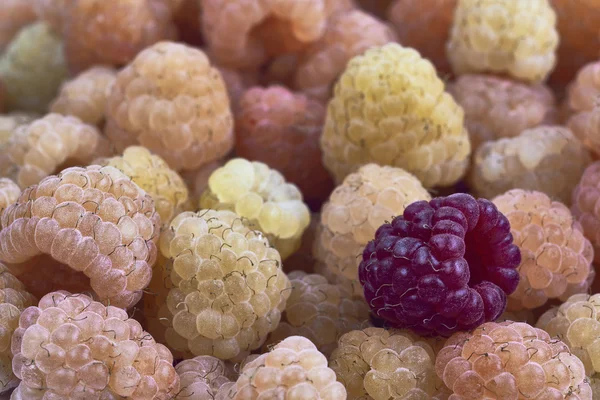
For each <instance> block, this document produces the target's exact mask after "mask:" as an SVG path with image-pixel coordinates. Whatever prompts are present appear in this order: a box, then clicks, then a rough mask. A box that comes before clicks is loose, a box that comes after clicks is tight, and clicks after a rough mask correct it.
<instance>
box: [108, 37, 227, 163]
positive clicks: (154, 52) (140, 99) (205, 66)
mask: <svg viewBox="0 0 600 400" xmlns="http://www.w3.org/2000/svg"><path fill="white" fill-rule="evenodd" d="M107 119H108V122H107V126H106V135H107V136H108V137H109V139H110V140H111V141H112V142H113V144H114V145H115V146H116V148H117V150H119V151H123V150H124V149H125V148H126V147H128V146H131V145H134V144H136V143H139V144H140V145H142V146H144V147H146V148H148V150H150V151H151V152H153V153H154V154H157V155H159V156H160V157H162V158H163V159H164V160H165V161H166V162H167V163H168V164H169V166H170V167H171V168H173V169H174V170H176V171H179V170H182V169H186V170H192V169H196V168H199V167H201V166H202V165H204V164H207V163H210V162H211V161H215V160H218V159H219V158H221V157H223V156H225V155H226V154H227V153H228V152H229V151H230V150H231V148H232V147H233V138H234V137H233V126H232V125H233V121H232V116H231V109H230V107H229V98H228V95H227V90H226V88H225V84H224V83H223V79H222V77H221V74H220V73H219V71H218V70H216V69H215V68H214V67H213V66H211V64H210V61H209V60H208V57H206V55H205V54H204V53H203V52H202V51H200V50H198V49H195V48H192V47H189V46H186V45H183V44H179V43H173V42H161V43H157V44H155V45H153V46H150V47H148V48H146V49H145V50H143V51H142V52H141V53H140V54H138V55H137V57H136V58H135V59H134V60H133V61H132V62H131V63H130V64H129V65H128V66H127V67H125V68H124V69H123V70H121V71H120V72H119V73H118V74H117V80H116V81H115V83H114V85H113V87H112V90H111V93H110V96H109V98H108V106H107Z"/></svg>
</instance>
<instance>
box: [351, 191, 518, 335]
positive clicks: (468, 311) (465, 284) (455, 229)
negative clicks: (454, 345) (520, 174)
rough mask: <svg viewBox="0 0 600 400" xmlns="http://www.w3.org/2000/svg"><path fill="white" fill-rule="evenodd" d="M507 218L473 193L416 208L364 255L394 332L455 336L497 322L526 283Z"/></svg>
mask: <svg viewBox="0 0 600 400" xmlns="http://www.w3.org/2000/svg"><path fill="white" fill-rule="evenodd" d="M520 261H521V254H520V252H519V248H518V247H517V246H516V245H514V244H513V237H512V235H511V233H510V223H509V222H508V219H507V218H506V217H505V216H504V215H503V214H502V213H501V212H499V211H498V209H497V208H496V206H494V204H492V203H491V202H490V201H488V200H485V199H479V200H476V199H475V198H473V197H472V196H470V195H467V194H453V195H450V196H448V197H438V198H435V199H433V200H431V201H430V202H426V201H417V202H415V203H412V204H411V205H409V206H408V207H407V208H406V209H405V211H404V214H403V215H402V216H398V217H396V218H394V219H393V220H392V222H391V223H386V224H384V225H382V226H381V227H380V228H379V229H378V230H377V232H376V233H375V240H373V241H371V242H370V243H369V244H368V245H367V246H366V248H365V250H364V252H363V260H362V262H361V264H360V266H359V280H360V282H361V284H362V285H363V288H364V293H365V298H366V300H367V302H368V303H369V306H370V308H371V311H372V313H373V314H375V315H376V316H377V317H379V318H382V319H384V320H385V321H386V323H387V324H389V325H390V326H392V327H395V328H409V329H412V330H414V331H415V332H417V333H419V334H422V335H441V336H449V335H450V334H452V333H453V332H456V331H461V330H470V329H473V328H475V327H477V326H478V325H480V324H482V323H484V322H487V321H494V320H495V319H496V318H498V317H499V316H500V314H502V312H503V311H504V308H505V307H506V295H507V294H510V293H512V292H513V291H514V290H515V289H516V287H517V285H518V283H519V273H518V272H517V270H516V268H517V267H518V266H519V263H520Z"/></svg>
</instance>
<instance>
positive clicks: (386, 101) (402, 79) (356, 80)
mask: <svg viewBox="0 0 600 400" xmlns="http://www.w3.org/2000/svg"><path fill="white" fill-rule="evenodd" d="M463 117H464V113H463V110H462V108H461V107H460V106H459V105H458V104H456V103H455V102H454V100H453V99H452V97H451V96H450V95H449V94H447V93H445V92H444V83H443V82H442V80H441V79H439V78H438V76H437V74H436V71H435V68H434V67H433V65H432V64H431V63H430V62H429V61H427V60H425V59H423V58H422V57H421V56H420V55H419V53H418V52H417V51H415V50H413V49H410V48H404V47H402V46H400V45H398V44H396V43H390V44H387V45H385V46H382V47H374V48H371V49H369V50H367V51H366V52H365V53H364V54H363V55H361V56H357V57H354V58H353V59H352V60H351V61H350V62H349V63H348V65H347V67H346V70H345V71H344V73H343V74H342V76H341V77H340V78H339V81H338V83H337V84H336V86H335V93H334V96H333V98H332V99H331V100H330V102H329V105H328V108H327V118H326V120H325V126H324V128H323V136H322V137H321V148H322V149H323V156H324V158H323V160H324V164H325V167H326V168H327V169H328V170H329V171H330V172H331V173H332V175H333V176H334V178H335V180H336V182H337V183H338V184H339V183H341V182H342V180H343V179H344V178H345V177H346V176H347V175H348V174H350V173H352V172H354V171H356V170H357V169H358V168H359V167H360V166H361V165H364V164H368V163H370V162H374V163H377V164H380V165H391V166H394V167H400V168H403V169H405V170H406V171H408V172H410V173H413V174H415V176H416V177H417V178H419V179H420V180H421V182H422V183H423V186H425V187H433V186H451V185H452V184H454V183H456V182H457V181H458V180H459V179H460V178H461V177H462V176H463V174H464V173H465V171H466V168H467V165H468V158H469V154H470V152H471V146H470V143H469V136H468V134H467V131H466V129H464V127H463Z"/></svg>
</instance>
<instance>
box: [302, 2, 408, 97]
mask: <svg viewBox="0 0 600 400" xmlns="http://www.w3.org/2000/svg"><path fill="white" fill-rule="evenodd" d="M395 41H396V35H395V33H394V31H393V30H392V29H391V28H390V27H389V26H388V25H387V24H385V23H384V22H383V21H381V20H379V19H377V18H376V17H373V16H371V15H369V14H367V13H365V12H363V11H360V10H349V11H346V12H341V13H338V14H335V15H333V16H332V17H331V18H330V19H329V20H328V22H327V29H326V31H325V33H324V35H323V37H322V38H321V39H319V40H318V41H317V42H315V43H314V44H312V45H311V46H309V47H308V48H307V49H306V50H305V51H304V52H303V53H302V54H301V59H300V62H299V65H298V67H297V71H296V74H295V77H294V87H295V88H296V89H298V90H300V91H302V92H304V93H306V94H308V95H310V96H311V97H315V98H318V99H320V100H322V101H327V100H329V99H330V98H331V95H332V89H333V84H334V82H335V81H336V80H337V78H338V77H339V76H340V75H341V74H342V72H344V69H345V68H346V64H347V63H348V61H350V60H351V59H352V58H353V57H355V56H358V55H360V54H362V53H364V52H365V50H367V49H369V48H371V47H375V46H383V45H384V44H386V43H390V42H395Z"/></svg>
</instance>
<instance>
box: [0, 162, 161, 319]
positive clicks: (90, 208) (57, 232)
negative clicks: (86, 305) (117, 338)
mask: <svg viewBox="0 0 600 400" xmlns="http://www.w3.org/2000/svg"><path fill="white" fill-rule="evenodd" d="M159 226H160V217H159V216H158V214H157V213H156V211H155V209H154V202H153V201H152V198H151V197H150V196H149V195H148V194H146V193H145V192H144V191H143V190H142V189H140V188H139V186H137V185H136V184H135V183H133V182H132V181H131V180H130V178H129V177H128V176H126V175H125V174H123V173H122V172H121V171H119V170H117V169H116V168H113V167H103V168H101V167H100V166H97V165H93V166H89V167H87V168H79V167H73V168H68V169H65V170H63V171H62V172H61V173H59V174H58V175H51V176H48V177H46V178H44V179H42V181H41V182H40V183H39V184H36V185H33V186H30V187H28V188H27V189H25V190H24V191H23V193H22V194H21V196H20V197H19V199H18V200H17V202H16V203H14V204H12V205H11V206H9V207H8V208H7V209H6V210H5V212H4V214H3V215H2V231H1V232H0V259H1V260H3V261H4V262H6V263H8V264H9V265H8V266H9V267H10V269H11V271H13V273H15V275H17V276H20V275H21V274H26V273H27V272H30V273H31V272H33V273H34V279H33V280H32V281H33V282H34V283H35V284H36V285H42V286H43V285H44V284H45V281H40V280H39V279H38V280H36V279H35V273H37V274H38V275H39V274H48V275H52V274H53V269H56V273H57V274H56V275H57V278H60V279H61V280H62V281H64V282H68V281H69V279H73V280H75V281H80V280H81V279H80V278H82V279H85V280H86V281H87V282H88V283H87V287H88V290H89V288H91V289H92V290H93V291H94V292H95V294H96V295H97V296H98V297H99V299H101V300H102V301H109V302H110V304H112V305H115V306H117V307H123V308H126V307H131V306H133V305H134V304H135V303H137V302H138V300H139V299H140V298H141V295H142V290H143V289H144V288H145V287H146V286H148V283H149V282H150V278H151V275H152V268H151V267H152V265H153V264H154V261H155V259H156V244H155V242H156V241H157V240H158V232H159ZM57 264H64V265H63V266H60V265H58V266H57ZM57 267H58V268H57ZM42 270H43V271H44V272H42ZM61 274H62V275H67V277H63V276H61ZM58 282H60V281H58ZM48 284H52V282H48ZM31 291H32V293H34V294H35V295H38V296H40V297H41V296H43V295H44V294H46V293H48V292H42V293H39V292H38V293H36V291H34V290H33V289H31Z"/></svg>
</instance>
